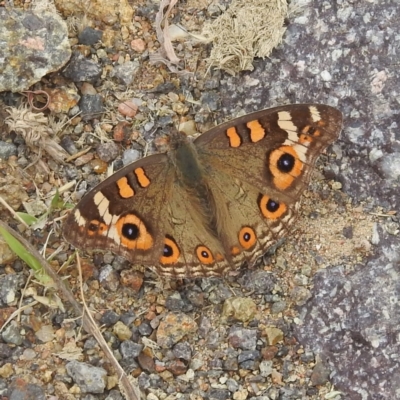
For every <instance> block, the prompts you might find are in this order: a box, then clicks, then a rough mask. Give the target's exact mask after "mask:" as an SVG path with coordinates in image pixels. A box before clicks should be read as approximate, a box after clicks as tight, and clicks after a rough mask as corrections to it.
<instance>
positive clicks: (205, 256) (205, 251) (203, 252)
mask: <svg viewBox="0 0 400 400" xmlns="http://www.w3.org/2000/svg"><path fill="white" fill-rule="evenodd" d="M196 255H197V258H198V259H199V261H200V262H201V263H202V264H212V263H213V262H215V259H214V256H213V254H212V253H211V250H210V249H209V248H208V247H206V246H197V248H196Z"/></svg>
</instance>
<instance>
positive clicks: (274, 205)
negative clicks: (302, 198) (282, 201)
mask: <svg viewBox="0 0 400 400" xmlns="http://www.w3.org/2000/svg"><path fill="white" fill-rule="evenodd" d="M278 208H279V203H278V202H277V201H274V200H271V199H269V200H268V202H267V210H268V211H269V212H272V213H273V212H275V211H277V210H278Z"/></svg>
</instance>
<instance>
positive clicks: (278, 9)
mask: <svg viewBox="0 0 400 400" xmlns="http://www.w3.org/2000/svg"><path fill="white" fill-rule="evenodd" d="M287 12H288V6H287V2H286V1H285V0H251V1H248V2H243V1H240V0H235V1H233V2H232V4H231V6H230V7H229V9H228V10H227V11H226V12H225V13H224V14H222V15H221V16H220V17H218V18H217V19H216V20H215V21H213V22H208V23H206V24H205V26H204V28H203V32H202V34H203V35H204V36H205V37H207V38H208V39H209V40H210V41H212V43H213V49H212V50H211V54H210V57H209V58H208V65H209V67H214V68H217V69H222V70H224V71H226V72H228V73H229V74H231V75H236V74H237V73H238V72H240V71H244V70H250V71H252V70H253V60H254V57H261V58H264V57H268V56H269V55H270V54H271V51H272V50H273V49H274V47H276V46H277V45H278V44H279V43H280V42H281V40H282V36H283V34H284V33H285V30H286V28H285V27H284V19H285V17H286V15H287Z"/></svg>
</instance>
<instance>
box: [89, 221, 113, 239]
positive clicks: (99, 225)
mask: <svg viewBox="0 0 400 400" xmlns="http://www.w3.org/2000/svg"><path fill="white" fill-rule="evenodd" d="M107 229H108V226H107V225H106V224H105V223H103V222H100V221H98V220H97V219H92V220H91V221H90V222H89V226H88V230H87V233H88V234H89V235H90V236H95V235H102V234H103V233H104V232H105V231H106V230H107Z"/></svg>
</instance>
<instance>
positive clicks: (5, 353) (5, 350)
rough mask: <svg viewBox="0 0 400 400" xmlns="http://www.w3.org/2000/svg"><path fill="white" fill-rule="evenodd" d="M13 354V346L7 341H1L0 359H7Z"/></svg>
mask: <svg viewBox="0 0 400 400" xmlns="http://www.w3.org/2000/svg"><path fill="white" fill-rule="evenodd" d="M11 355H12V349H11V347H10V346H9V345H8V344H6V343H0V360H5V359H7V358H9V357H11Z"/></svg>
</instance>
